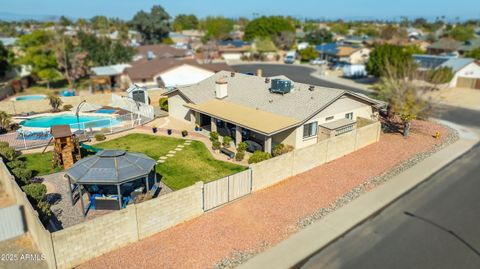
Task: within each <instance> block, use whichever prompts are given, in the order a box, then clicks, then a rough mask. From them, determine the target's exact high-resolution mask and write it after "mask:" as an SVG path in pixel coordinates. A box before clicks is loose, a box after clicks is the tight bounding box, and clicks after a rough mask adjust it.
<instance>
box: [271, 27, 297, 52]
mask: <svg viewBox="0 0 480 269" xmlns="http://www.w3.org/2000/svg"><path fill="white" fill-rule="evenodd" d="M295 39H296V37H295V33H293V32H287V31H283V32H281V33H280V35H279V36H277V37H276V38H275V39H274V42H275V45H276V46H277V48H279V49H282V50H290V49H291V48H292V46H293V45H294V44H295Z"/></svg>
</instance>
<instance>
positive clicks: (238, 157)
mask: <svg viewBox="0 0 480 269" xmlns="http://www.w3.org/2000/svg"><path fill="white" fill-rule="evenodd" d="M244 158H245V151H237V154H235V160H237V161H239V162H240V161H243V159H244Z"/></svg>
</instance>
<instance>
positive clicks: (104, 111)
mask: <svg viewBox="0 0 480 269" xmlns="http://www.w3.org/2000/svg"><path fill="white" fill-rule="evenodd" d="M115 111H116V110H115V109H99V110H97V111H95V113H102V114H113V113H114V112H115Z"/></svg>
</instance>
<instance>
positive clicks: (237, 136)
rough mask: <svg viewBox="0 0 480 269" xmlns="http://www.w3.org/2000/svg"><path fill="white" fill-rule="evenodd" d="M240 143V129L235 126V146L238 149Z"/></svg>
mask: <svg viewBox="0 0 480 269" xmlns="http://www.w3.org/2000/svg"><path fill="white" fill-rule="evenodd" d="M240 143H242V127H240V126H238V125H237V126H236V127H235V144H236V145H237V147H238V145H240Z"/></svg>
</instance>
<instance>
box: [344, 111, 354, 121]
mask: <svg viewBox="0 0 480 269" xmlns="http://www.w3.org/2000/svg"><path fill="white" fill-rule="evenodd" d="M345 118H346V119H349V120H352V119H353V112H350V113H347V114H345Z"/></svg>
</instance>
